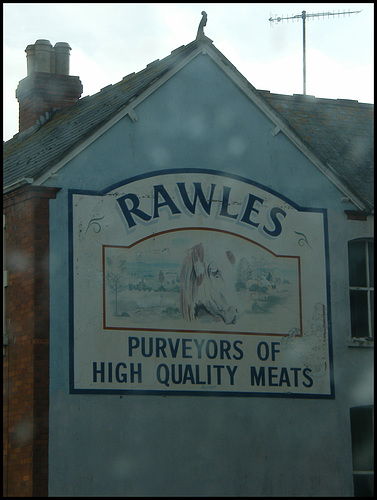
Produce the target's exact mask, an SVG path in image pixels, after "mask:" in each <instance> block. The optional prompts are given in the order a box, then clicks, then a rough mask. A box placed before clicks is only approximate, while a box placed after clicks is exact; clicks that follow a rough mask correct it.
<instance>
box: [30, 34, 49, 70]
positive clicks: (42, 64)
mask: <svg viewBox="0 0 377 500" xmlns="http://www.w3.org/2000/svg"><path fill="white" fill-rule="evenodd" d="M34 47H35V71H40V72H43V73H51V50H52V45H51V43H50V41H49V40H37V41H36V42H35V44H34Z"/></svg>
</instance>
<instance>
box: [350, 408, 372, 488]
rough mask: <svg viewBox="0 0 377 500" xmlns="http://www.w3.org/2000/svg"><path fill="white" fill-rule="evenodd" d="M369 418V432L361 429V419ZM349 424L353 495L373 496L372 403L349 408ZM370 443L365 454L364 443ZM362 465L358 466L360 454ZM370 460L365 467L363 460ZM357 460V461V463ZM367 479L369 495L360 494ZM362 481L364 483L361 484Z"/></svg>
mask: <svg viewBox="0 0 377 500" xmlns="http://www.w3.org/2000/svg"><path fill="white" fill-rule="evenodd" d="M366 419H370V429H369V430H370V431H371V432H370V434H368V433H366V432H365V430H364V432H363V431H362V430H361V428H360V425H359V426H358V425H357V424H360V421H361V420H364V423H365V421H366ZM350 426H351V441H352V476H353V483H354V496H356V497H359V496H373V495H374V405H367V406H355V407H353V408H350ZM366 443H367V445H368V443H370V446H369V447H368V448H369V453H367V455H366V456H365V451H364V450H365V445H366ZM361 455H364V456H362V457H361V461H362V462H363V465H364V467H362V468H359V466H360V456H361ZM368 455H369V456H368ZM368 459H369V460H368ZM366 461H367V462H370V463H369V464H368V465H369V467H367V468H366V467H365V462H366ZM358 462H359V463H358ZM366 479H367V480H369V485H368V486H367V487H369V488H370V489H371V490H373V491H372V492H371V493H372V494H371V495H364V494H362V490H363V488H365V482H366V481H365V480H366ZM360 480H361V481H360ZM362 483H364V484H362Z"/></svg>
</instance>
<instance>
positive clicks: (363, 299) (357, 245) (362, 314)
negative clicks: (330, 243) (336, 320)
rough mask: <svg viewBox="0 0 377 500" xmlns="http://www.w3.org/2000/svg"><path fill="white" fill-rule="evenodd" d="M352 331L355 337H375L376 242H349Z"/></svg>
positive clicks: (371, 338)
mask: <svg viewBox="0 0 377 500" xmlns="http://www.w3.org/2000/svg"><path fill="white" fill-rule="evenodd" d="M348 268H349V284H350V306H351V332H352V338H353V339H368V340H373V337H374V309H373V304H374V302H373V299H374V242H373V240H370V239H369V240H366V239H365V240H353V241H350V242H349V243H348Z"/></svg>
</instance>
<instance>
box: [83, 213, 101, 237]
mask: <svg viewBox="0 0 377 500" xmlns="http://www.w3.org/2000/svg"><path fill="white" fill-rule="evenodd" d="M104 217H105V216H103V217H97V218H95V219H91V220H90V221H89V224H88V226H87V228H86V231H85V234H86V233H87V232H88V229H89V228H90V226H93V231H94V232H95V233H99V232H100V231H101V229H102V227H101V224H100V223H99V222H97V221H99V220H102V219H103V218H104Z"/></svg>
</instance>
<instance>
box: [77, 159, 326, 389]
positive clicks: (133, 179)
mask: <svg viewBox="0 0 377 500" xmlns="http://www.w3.org/2000/svg"><path fill="white" fill-rule="evenodd" d="M195 173H200V174H208V175H216V176H221V177H226V178H228V179H233V180H237V181H239V182H243V183H246V184H249V185H251V186H255V187H257V188H259V189H262V190H263V191H267V192H269V193H271V194H272V195H274V196H276V197H277V198H279V199H281V200H283V201H285V202H286V203H288V204H289V205H291V206H292V207H294V208H295V209H296V210H297V211H299V212H314V213H322V215H323V226H324V227H323V229H324V245H325V249H324V250H325V272H326V293H327V330H328V331H327V333H328V336H327V339H328V354H329V377H330V393H329V394H301V393H289V392H286V393H270V392H221V391H217V392H207V391H206V392H203V391H175V390H171V391H166V390H142V389H141V390H137V389H136V390H134V389H76V388H75V387H74V277H73V270H74V265H73V196H74V195H75V194H83V195H87V196H104V195H106V194H107V193H109V192H111V191H113V190H114V189H116V188H118V187H121V186H122V187H123V186H126V185H127V184H131V183H132V182H136V181H140V180H144V179H148V178H152V177H157V176H160V175H167V174H169V175H171V174H173V175H174V174H195ZM329 267H330V258H329V241H328V220H327V209H326V208H310V207H301V206H300V205H298V204H297V203H295V202H293V201H292V200H290V199H289V198H288V197H286V196H284V195H282V194H281V193H278V192H277V191H275V190H273V189H271V188H269V187H267V186H265V185H263V184H261V183H258V182H256V181H252V180H251V179H248V178H245V177H243V176H240V175H237V174H230V173H227V172H222V171H219V170H213V169H204V168H182V169H180V168H175V169H163V170H156V171H153V172H147V173H144V174H140V175H136V176H134V177H130V178H126V179H124V180H122V181H119V182H117V183H115V184H112V185H110V186H109V187H107V188H105V189H103V190H100V191H96V190H86V189H73V188H69V189H68V278H69V282H68V293H69V299H68V301H69V394H109V395H139V396H140V395H155V396H201V397H208V396H216V397H223V396H226V397H228V396H229V397H268V398H270V397H271V398H296V399H297V398H299V399H335V386H334V366H333V347H332V319H331V297H330V291H331V290H330V270H329Z"/></svg>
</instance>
